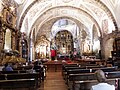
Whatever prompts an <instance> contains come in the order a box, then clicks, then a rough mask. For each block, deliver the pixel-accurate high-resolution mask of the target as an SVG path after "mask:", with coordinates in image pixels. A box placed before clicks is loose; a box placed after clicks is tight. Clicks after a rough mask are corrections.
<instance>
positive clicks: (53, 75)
mask: <svg viewBox="0 0 120 90" xmlns="http://www.w3.org/2000/svg"><path fill="white" fill-rule="evenodd" d="M39 90H68V89H67V85H66V84H65V81H64V80H63V77H62V74H61V72H60V71H57V72H54V71H47V73H46V79H45V80H44V82H42V84H41V86H40V89H39Z"/></svg>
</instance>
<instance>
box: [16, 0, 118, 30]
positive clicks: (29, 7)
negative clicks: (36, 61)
mask: <svg viewBox="0 0 120 90" xmlns="http://www.w3.org/2000/svg"><path fill="white" fill-rule="evenodd" d="M95 2H97V3H98V5H99V6H101V8H103V9H105V10H106V11H107V14H108V16H110V17H111V18H112V20H113V23H114V26H115V28H116V30H118V26H117V23H116V20H115V18H114V16H113V15H112V13H111V11H110V10H109V8H108V7H107V6H106V5H105V4H104V3H103V2H102V1H100V0H95ZM36 3H38V0H35V1H33V2H32V3H31V4H30V5H29V6H28V7H27V9H26V10H25V12H24V13H23V15H22V16H21V18H20V22H19V26H18V29H19V30H20V28H21V26H22V22H23V20H24V18H25V16H26V14H27V12H28V11H29V10H30V9H31V7H32V6H34V5H35V4H36Z"/></svg>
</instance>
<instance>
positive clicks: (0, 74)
mask: <svg viewBox="0 0 120 90" xmlns="http://www.w3.org/2000/svg"><path fill="white" fill-rule="evenodd" d="M39 68H40V67H39ZM28 71H29V70H14V71H0V90H18V89H20V90H37V88H38V87H40V83H41V82H42V81H43V80H44V73H43V71H42V69H39V70H36V71H37V72H33V73H31V72H28Z"/></svg>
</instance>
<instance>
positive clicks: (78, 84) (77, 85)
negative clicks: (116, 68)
mask: <svg viewBox="0 0 120 90" xmlns="http://www.w3.org/2000/svg"><path fill="white" fill-rule="evenodd" d="M116 79H117V78H113V79H107V82H108V83H109V84H111V85H116ZM96 84H98V81H97V80H86V81H75V82H74V84H73V88H72V90H90V89H91V87H92V86H93V85H96ZM118 90H119V89H118Z"/></svg>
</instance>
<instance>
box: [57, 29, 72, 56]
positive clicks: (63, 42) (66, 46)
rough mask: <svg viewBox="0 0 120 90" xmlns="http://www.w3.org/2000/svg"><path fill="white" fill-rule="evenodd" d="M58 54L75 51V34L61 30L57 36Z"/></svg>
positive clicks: (67, 53)
mask: <svg viewBox="0 0 120 90" xmlns="http://www.w3.org/2000/svg"><path fill="white" fill-rule="evenodd" d="M55 43H56V47H57V54H61V55H69V54H71V51H73V50H74V49H73V36H72V34H71V33H70V32H69V31H67V30H63V31H59V32H58V33H57V34H56V36H55Z"/></svg>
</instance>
